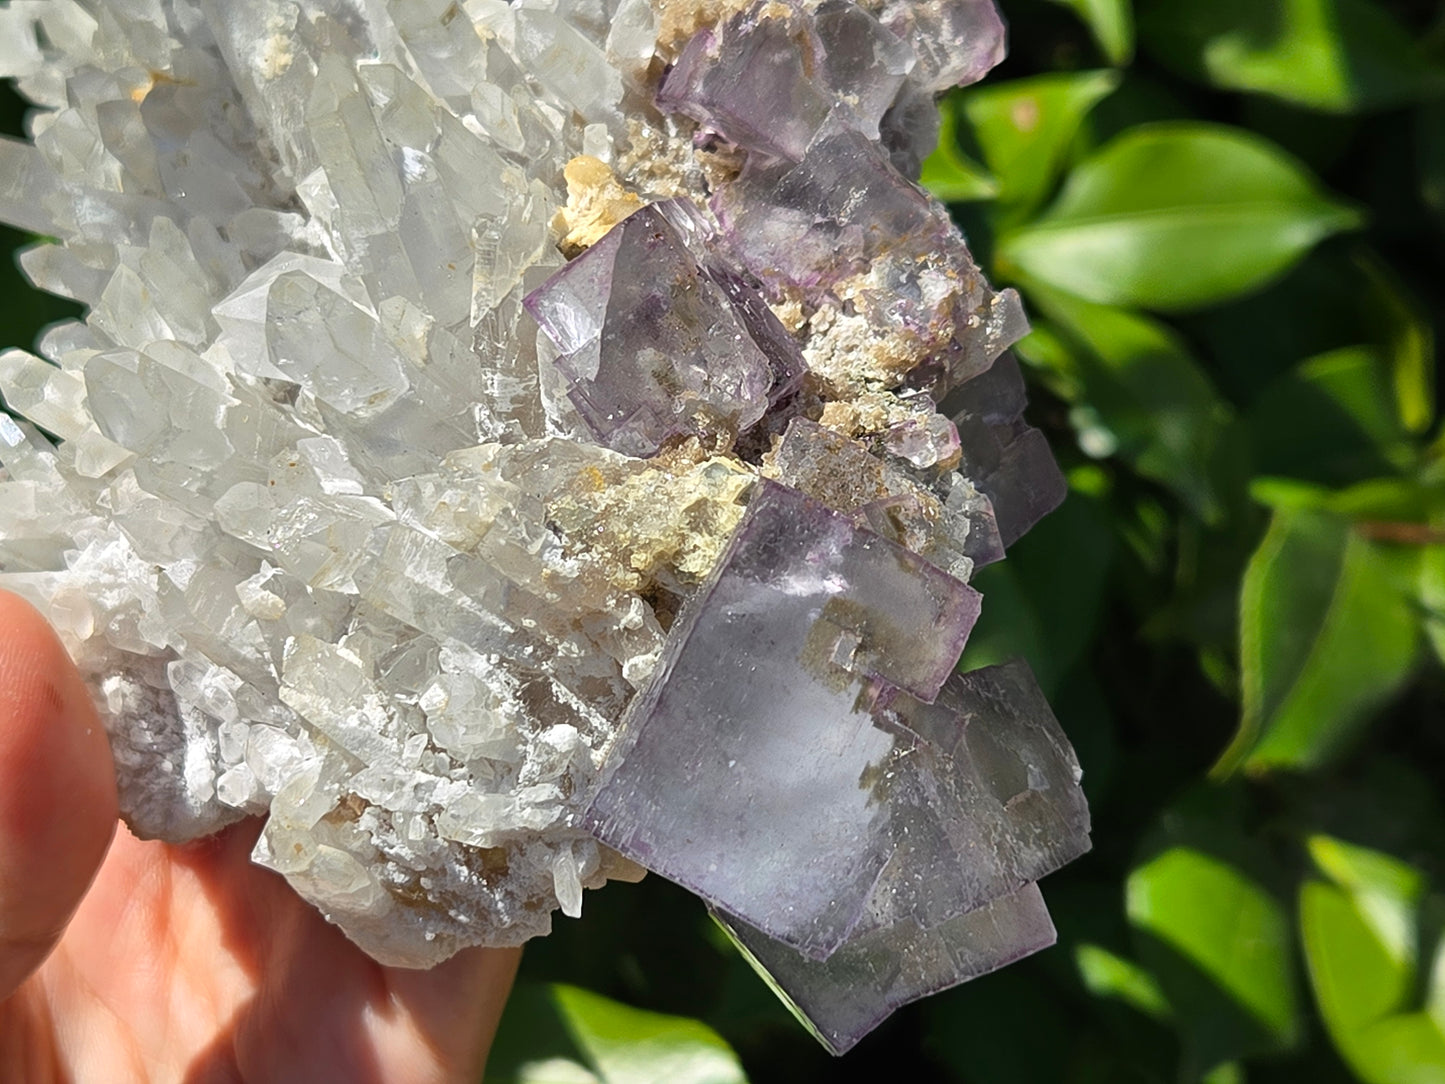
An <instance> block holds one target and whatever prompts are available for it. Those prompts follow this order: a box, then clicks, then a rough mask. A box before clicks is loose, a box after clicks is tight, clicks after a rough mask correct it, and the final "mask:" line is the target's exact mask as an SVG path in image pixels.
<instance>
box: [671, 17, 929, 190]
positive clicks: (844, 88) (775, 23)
mask: <svg viewBox="0 0 1445 1084" xmlns="http://www.w3.org/2000/svg"><path fill="white" fill-rule="evenodd" d="M914 64H915V57H914V51H913V49H912V48H910V47H909V46H908V45H907V44H906V43H904V42H903V41H902V40H900V39H899V38H898V36H897V35H896V34H894V33H893V32H892V31H891V30H889V29H888V28H887V27H885V26H883V24H881V23H880V22H879V21H878V20H877V19H876V18H875V17H874V16H873V15H872V14H870V13H869V12H867V11H865V10H864V9H863V8H861V7H859V6H858V5H857V4H855V3H853V2H852V0H829V2H828V3H825V4H823V5H822V6H821V7H820V8H819V9H818V10H817V12H815V13H809V12H807V11H805V10H803V9H802V8H786V7H784V6H783V5H780V4H766V3H763V4H759V5H757V6H756V7H754V8H751V9H749V10H747V11H742V12H739V13H737V14H736V15H733V16H732V17H731V18H729V19H728V20H727V21H725V22H723V23H721V24H719V25H718V26H716V27H713V28H710V29H707V30H703V31H701V32H700V33H698V34H697V35H696V36H694V37H693V38H692V40H691V41H689V42H688V44H687V45H686V46H685V47H684V49H683V51H682V55H681V56H679V57H678V59H677V63H676V64H674V65H673V67H672V70H671V71H669V72H668V74H667V77H666V79H664V81H663V84H662V87H661V89H660V90H659V91H658V94H657V105H658V108H660V109H661V110H663V112H666V113H682V114H683V115H685V116H688V117H691V118H692V119H693V120H695V121H697V122H698V124H700V125H702V126H703V128H704V129H706V130H708V131H711V132H715V133H717V134H718V135H721V136H722V137H723V138H724V139H726V140H727V141H728V142H729V143H732V144H734V145H736V146H738V147H742V148H743V149H745V150H748V151H754V152H757V153H759V154H762V155H766V156H770V157H775V158H785V159H788V160H790V161H794V162H796V161H797V160H798V159H800V158H802V157H803V153H804V152H805V151H806V150H807V147H808V144H809V143H811V142H812V140H813V137H814V136H815V135H816V134H817V133H818V130H819V129H820V128H821V127H822V126H823V124H824V122H825V121H827V120H828V118H829V116H830V115H832V116H833V117H834V118H835V120H836V121H837V123H838V124H840V125H842V126H844V127H850V128H856V129H857V130H858V131H860V132H862V133H864V134H865V135H867V136H868V137H869V138H873V139H876V138H877V136H878V125H879V122H880V121H881V120H882V119H883V114H884V113H885V112H887V110H888V108H889V107H890V106H891V105H892V104H893V101H894V99H895V98H896V97H897V96H898V92H899V90H900V88H901V87H902V86H903V83H904V80H905V79H906V78H907V77H908V73H909V72H910V71H912V70H913V67H914Z"/></svg>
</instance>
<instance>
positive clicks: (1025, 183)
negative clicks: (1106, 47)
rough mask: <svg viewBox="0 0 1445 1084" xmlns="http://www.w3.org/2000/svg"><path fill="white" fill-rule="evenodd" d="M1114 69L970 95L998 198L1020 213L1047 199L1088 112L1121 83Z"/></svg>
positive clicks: (966, 97)
mask: <svg viewBox="0 0 1445 1084" xmlns="http://www.w3.org/2000/svg"><path fill="white" fill-rule="evenodd" d="M1119 78H1120V76H1119V73H1118V72H1114V71H1093V72H1071V73H1068V74H1057V75H1041V76H1037V77H1035V78H1033V79H1015V80H1013V81H1012V82H1008V83H998V84H992V85H985V86H981V87H978V88H976V89H970V90H968V91H966V92H965V93H964V94H963V96H962V101H963V112H964V114H965V116H967V118H968V121H969V123H970V124H971V125H972V126H973V133H974V138H975V139H976V140H977V141H978V145H979V147H980V149H981V150H982V151H983V157H984V161H985V162H987V163H988V168H989V170H990V171H991V172H992V173H993V175H994V177H996V178H997V179H998V199H999V201H1000V202H1001V203H1006V204H1010V205H1013V206H1014V207H1016V208H1018V209H1020V210H1027V209H1032V208H1034V207H1037V206H1038V205H1039V204H1040V203H1042V202H1043V201H1044V200H1045V199H1047V198H1048V196H1049V193H1050V191H1051V190H1052V189H1053V186H1054V183H1055V182H1056V181H1057V180H1058V177H1059V173H1060V171H1061V170H1062V169H1063V167H1064V163H1065V160H1066V159H1067V157H1068V153H1069V148H1070V147H1071V146H1072V145H1073V142H1074V138H1075V137H1076V136H1077V135H1078V132H1079V125H1080V123H1081V122H1082V121H1083V119H1084V117H1085V116H1086V115H1087V114H1088V112H1089V110H1090V109H1092V108H1093V107H1094V105H1095V104H1097V103H1098V102H1099V101H1101V100H1102V99H1103V98H1105V97H1106V96H1108V95H1109V94H1110V93H1112V92H1113V90H1114V88H1115V87H1117V86H1118V85H1119Z"/></svg>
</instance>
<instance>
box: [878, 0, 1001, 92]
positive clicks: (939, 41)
mask: <svg viewBox="0 0 1445 1084" xmlns="http://www.w3.org/2000/svg"><path fill="white" fill-rule="evenodd" d="M879 17H880V18H881V19H882V22H883V25H884V26H886V27H888V29H890V30H892V31H893V32H894V33H895V34H897V35H898V36H899V37H901V38H902V39H903V40H904V41H906V42H907V43H908V44H909V45H911V46H912V47H913V50H914V52H915V53H916V54H917V56H918V68H917V70H916V71H915V72H914V76H913V78H914V80H915V81H916V82H917V84H918V85H919V86H920V87H922V88H923V89H924V90H926V91H928V92H929V93H931V94H938V93H939V92H941V91H944V90H947V89H948V88H949V87H955V86H967V85H968V84H969V83H976V82H978V81H979V80H980V79H982V78H983V77H984V76H985V75H986V74H988V71H989V69H990V68H993V67H994V66H995V65H997V64H998V62H999V61H1001V60H1002V59H1003V56H1004V48H1005V44H1006V42H1005V33H1004V24H1003V19H1002V18H1001V17H1000V16H999V13H998V8H996V7H995V6H994V2H993V0H888V2H887V3H885V4H884V5H883V10H882V11H881V12H880V13H879Z"/></svg>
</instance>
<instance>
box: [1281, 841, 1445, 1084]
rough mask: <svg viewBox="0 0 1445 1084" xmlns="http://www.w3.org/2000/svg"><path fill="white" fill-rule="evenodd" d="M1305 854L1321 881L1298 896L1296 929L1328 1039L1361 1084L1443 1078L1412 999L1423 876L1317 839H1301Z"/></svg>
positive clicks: (1444, 1069)
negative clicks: (1306, 846) (1306, 848)
mask: <svg viewBox="0 0 1445 1084" xmlns="http://www.w3.org/2000/svg"><path fill="white" fill-rule="evenodd" d="M1309 851H1310V856H1311V857H1312V858H1313V859H1314V862H1315V866H1316V868H1317V869H1318V870H1319V872H1320V873H1321V874H1322V875H1323V877H1324V878H1325V879H1315V880H1310V881H1308V882H1307V883H1306V884H1305V885H1304V887H1303V888H1302V889H1301V891H1300V931H1301V936H1302V938H1303V942H1304V950H1305V962H1306V964H1307V965H1308V970H1309V976H1310V985H1311V987H1312V988H1313V989H1314V994H1315V1000H1316V1001H1317V1003H1318V1004H1319V1007H1320V1015H1321V1016H1322V1017H1323V1018H1324V1021H1325V1025H1326V1027H1327V1028H1328V1029H1329V1032H1330V1038H1331V1039H1332V1040H1333V1041H1334V1043H1335V1046H1336V1047H1337V1048H1338V1050H1339V1051H1340V1054H1341V1055H1342V1056H1343V1057H1344V1059H1345V1060H1346V1061H1347V1062H1349V1064H1350V1067H1351V1068H1352V1069H1353V1070H1354V1071H1355V1073H1356V1074H1357V1075H1358V1076H1359V1077H1360V1079H1361V1080H1363V1081H1365V1082H1366V1084H1427V1082H1428V1084H1436V1082H1439V1081H1441V1080H1445V1034H1442V1032H1441V1027H1440V1020H1439V1018H1438V1013H1436V1014H1432V1013H1431V1012H1430V1011H1429V1009H1428V1008H1425V1007H1422V1006H1421V1005H1420V1004H1419V997H1418V988H1419V976H1418V972H1419V963H1418V956H1417V943H1416V930H1417V928H1418V923H1419V916H1418V907H1419V903H1420V900H1421V896H1422V894H1423V892H1424V878H1423V877H1422V875H1421V874H1420V872H1419V871H1418V870H1416V869H1414V868H1413V867H1411V866H1409V865H1408V864H1406V863H1404V862H1401V861H1400V860H1398V859H1396V858H1394V857H1392V856H1390V855H1386V854H1382V853H1380V852H1378V851H1372V850H1369V849H1366V848H1364V847H1359V846H1355V845H1353V844H1348V843H1344V842H1342V841H1340V840H1336V839H1332V838H1330V837H1327V836H1315V837H1313V838H1311V839H1310V841H1309Z"/></svg>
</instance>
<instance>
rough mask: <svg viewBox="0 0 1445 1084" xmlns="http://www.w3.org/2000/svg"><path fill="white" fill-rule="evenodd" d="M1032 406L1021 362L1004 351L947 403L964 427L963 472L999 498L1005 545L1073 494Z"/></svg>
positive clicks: (944, 407) (945, 406) (997, 510)
mask: <svg viewBox="0 0 1445 1084" xmlns="http://www.w3.org/2000/svg"><path fill="white" fill-rule="evenodd" d="M1027 405H1028V394H1027V392H1026V391H1025V390H1024V380H1023V374H1022V373H1020V372H1019V365H1018V362H1017V361H1016V360H1014V357H1013V355H1012V354H1004V355H1003V356H1002V357H1000V358H999V359H998V360H997V361H996V362H994V364H993V366H992V368H990V369H989V370H988V371H987V372H986V373H983V374H982V375H981V376H976V377H974V378H973V379H972V380H970V381H968V382H967V383H966V384H964V385H962V386H961V387H960V388H959V389H958V390H957V391H956V392H954V393H953V395H951V396H950V397H949V398H948V399H947V400H946V401H945V402H944V403H943V405H942V408H941V409H942V411H943V413H945V414H951V415H952V416H953V423H954V425H955V426H956V427H957V429H958V437H959V443H960V446H961V447H962V450H963V467H962V470H963V473H964V474H965V475H966V476H967V477H968V478H969V479H970V480H971V481H972V482H973V483H974V485H976V486H978V488H979V489H980V490H982V491H983V492H984V493H986V494H988V497H989V500H990V501H992V502H993V510H994V515H995V516H996V517H997V519H998V530H999V535H1000V536H1001V537H1002V539H1003V544H1004V545H1005V546H1012V545H1013V544H1014V543H1015V542H1016V541H1018V539H1020V538H1022V537H1023V535H1024V534H1025V533H1027V532H1028V530H1029V528H1031V527H1032V526H1033V525H1034V524H1035V523H1037V522H1038V521H1039V520H1041V519H1043V518H1044V516H1046V515H1048V514H1049V513H1050V512H1052V511H1053V510H1054V509H1055V508H1057V507H1058V506H1059V505H1060V504H1062V503H1063V502H1064V497H1065V496H1067V494H1068V483H1067V482H1066V481H1065V480H1064V476H1063V473H1062V472H1061V471H1060V470H1059V465H1058V464H1057V463H1056V462H1055V461H1054V454H1053V452H1052V451H1050V450H1049V443H1048V441H1047V439H1045V437H1044V435H1043V434H1042V433H1040V432H1039V431H1038V430H1037V429H1034V428H1033V427H1032V426H1030V425H1029V424H1028V423H1027V422H1025V421H1024V420H1023V412H1024V407H1025V406H1027Z"/></svg>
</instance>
